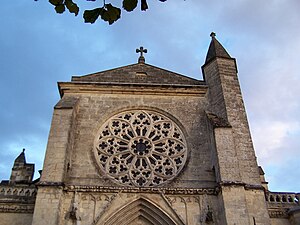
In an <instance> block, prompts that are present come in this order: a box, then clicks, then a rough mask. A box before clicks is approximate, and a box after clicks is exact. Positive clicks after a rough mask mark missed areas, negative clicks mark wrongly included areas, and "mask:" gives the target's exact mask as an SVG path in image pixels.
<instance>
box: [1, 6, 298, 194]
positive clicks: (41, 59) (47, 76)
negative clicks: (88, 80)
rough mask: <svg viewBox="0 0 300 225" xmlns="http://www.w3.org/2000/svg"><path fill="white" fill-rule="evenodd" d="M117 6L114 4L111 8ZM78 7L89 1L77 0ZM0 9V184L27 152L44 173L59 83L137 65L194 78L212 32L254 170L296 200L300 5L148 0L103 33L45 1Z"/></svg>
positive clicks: (273, 187) (102, 25)
mask: <svg viewBox="0 0 300 225" xmlns="http://www.w3.org/2000/svg"><path fill="white" fill-rule="evenodd" d="M112 2H113V3H114V4H116V5H117V4H119V1H112ZM78 4H79V5H80V6H87V7H88V8H93V7H97V4H101V3H100V2H98V3H97V2H96V3H85V1H84V0H78ZM1 6H2V7H1V8H0V17H1V28H2V30H1V34H0V60H1V61H0V71H1V82H0V105H1V107H0V180H2V179H9V176H10V170H11V167H12V165H13V161H14V159H15V158H16V157H17V155H18V154H19V153H20V152H21V151H22V148H26V157H27V162H30V163H35V164H36V171H37V170H39V169H41V168H42V163H43V159H44V154H45V149H46V144H47V138H48V133H49V128H50V123H51V117H52V112H53V106H54V105H55V104H56V102H57V101H58V100H59V93H58V90H57V81H69V80H70V79H71V76H72V75H85V74H89V73H93V72H97V71H102V70H106V69H110V68H115V67H119V66H123V65H127V64H132V63H135V62H136V61H137V58H138V55H137V54H136V53H135V49H136V48H137V47H139V46H141V45H143V46H144V47H146V48H147V49H148V53H147V54H146V62H147V63H149V64H152V65H155V66H158V67H162V68H165V69H168V70H171V71H174V72H178V73H181V74H184V75H187V76H190V77H193V78H196V79H202V74H201V70H200V67H201V66H202V65H203V63H204V60H205V56H206V52H207V49H208V45H209V42H210V37H209V34H210V33H211V31H214V32H216V33H217V39H218V40H219V41H220V42H221V43H222V44H223V46H224V47H225V48H226V49H227V51H228V52H229V53H230V55H231V56H232V57H234V58H236V59H237V63H238V70H239V79H240V83H241V88H242V92H243V96H244V100H245V105H246V109H247V113H248V119H249V123H250V127H251V131H252V138H253V142H254V146H255V151H256V154H257V157H258V162H259V164H260V165H262V166H263V168H264V170H265V173H266V179H267V180H268V181H269V188H270V189H271V190H272V191H292V192H299V191H300V189H299V187H300V180H299V179H298V177H299V173H300V172H299V171H300V168H299V156H300V153H299V151H300V119H299V115H300V104H299V96H300V72H299V71H300V68H299V65H300V63H299V62H300V55H299V52H300V29H299V26H300V13H299V12H300V2H299V1H298V0H290V1H288V4H287V2H286V1H284V0H270V1H260V0H228V1H226V2H225V1H217V0H197V1H191V0H186V1H184V0H177V1H174V0H173V1H171V0H169V1H167V2H165V3H161V2H159V1H149V10H148V11H147V12H140V11H139V10H135V11H134V12H132V13H126V12H124V11H122V19H121V20H119V21H118V22H116V23H115V24H113V25H111V26H109V25H107V24H106V23H104V22H102V21H98V22H96V23H95V24H93V25H90V24H84V23H83V19H82V16H81V14H80V15H79V16H78V17H74V16H73V14H72V15H70V14H68V13H65V14H63V15H58V14H56V13H55V12H54V9H53V7H52V6H51V5H50V4H49V3H48V2H47V1H46V0H39V1H38V2H35V1H33V0H32V1H30V0H18V1H4V2H3V3H2V5H1Z"/></svg>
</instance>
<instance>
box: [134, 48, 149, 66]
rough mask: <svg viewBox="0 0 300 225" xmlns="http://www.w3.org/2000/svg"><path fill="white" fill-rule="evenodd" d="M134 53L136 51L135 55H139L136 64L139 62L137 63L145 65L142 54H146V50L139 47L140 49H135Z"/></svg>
mask: <svg viewBox="0 0 300 225" xmlns="http://www.w3.org/2000/svg"><path fill="white" fill-rule="evenodd" d="M135 51H136V53H141V55H140V57H139V61H138V62H139V63H145V57H144V55H143V53H147V49H144V48H143V47H142V46H141V47H140V49H136V50H135Z"/></svg>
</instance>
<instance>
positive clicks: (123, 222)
mask: <svg viewBox="0 0 300 225" xmlns="http://www.w3.org/2000/svg"><path fill="white" fill-rule="evenodd" d="M137 221H139V222H141V223H139V222H137ZM135 222H136V223H135ZM116 224H118V225H133V224H134V225H135V224H138V225H140V224H145V225H177V223H176V222H174V220H172V219H171V218H170V217H169V216H168V215H167V214H166V213H165V212H163V211H162V210H161V209H160V208H158V207H157V206H155V205H154V204H153V203H151V202H149V201H148V200H146V199H144V198H140V199H138V200H135V201H133V202H131V203H129V204H128V205H126V206H124V207H123V208H122V209H120V210H119V211H117V212H116V213H114V214H113V215H112V216H110V217H109V219H107V220H106V221H105V223H104V225H116Z"/></svg>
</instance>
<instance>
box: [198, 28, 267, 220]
mask: <svg viewBox="0 0 300 225" xmlns="http://www.w3.org/2000/svg"><path fill="white" fill-rule="evenodd" d="M215 36H216V35H215V33H211V38H212V40H211V43H210V46H209V49H208V53H207V56H206V60H205V64H204V65H203V66H202V70H203V75H204V78H205V81H206V83H207V85H208V101H209V107H208V111H209V115H214V116H215V117H216V118H218V120H219V121H225V122H224V123H222V124H221V125H219V124H217V125H216V124H214V123H212V127H213V138H214V142H215V147H214V148H213V152H214V153H213V154H214V168H215V172H216V177H217V183H218V184H219V187H220V193H219V196H218V197H219V201H220V203H219V204H220V205H223V208H224V210H223V211H222V213H224V214H223V221H226V222H225V223H224V224H245V225H246V224H247V225H250V224H251V225H252V224H253V220H255V221H256V224H265V225H267V224H270V220H269V215H268V211H267V207H266V203H265V197H264V188H263V186H262V184H261V180H260V173H259V169H258V165H257V162H256V157H255V152H254V148H253V144H252V140H251V136H250V130H249V125H248V121H247V116H246V111H245V107H244V103H243V98H242V93H241V90H240V85H239V81H238V76H237V66H236V60H235V59H234V58H232V57H231V56H230V55H229V54H228V52H227V51H226V50H225V48H224V47H223V46H222V45H221V44H220V43H219V41H218V40H217V39H216V37H215Z"/></svg>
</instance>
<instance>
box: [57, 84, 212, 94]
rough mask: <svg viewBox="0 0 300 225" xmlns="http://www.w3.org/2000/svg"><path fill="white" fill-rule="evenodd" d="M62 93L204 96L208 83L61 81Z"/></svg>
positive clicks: (60, 89)
mask: <svg viewBox="0 0 300 225" xmlns="http://www.w3.org/2000/svg"><path fill="white" fill-rule="evenodd" d="M58 88H59V92H60V95H61V96H63V95H64V94H65V93H101V94H132V95H167V96H176V95H179V96H180V95H183V96H185V95H187V96H198V97H199V96H204V95H205V94H206V92H207V86H206V85H185V84H143V83H107V82H103V83H99V82H80V83H79V82H78V83H76V82H59V83H58Z"/></svg>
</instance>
